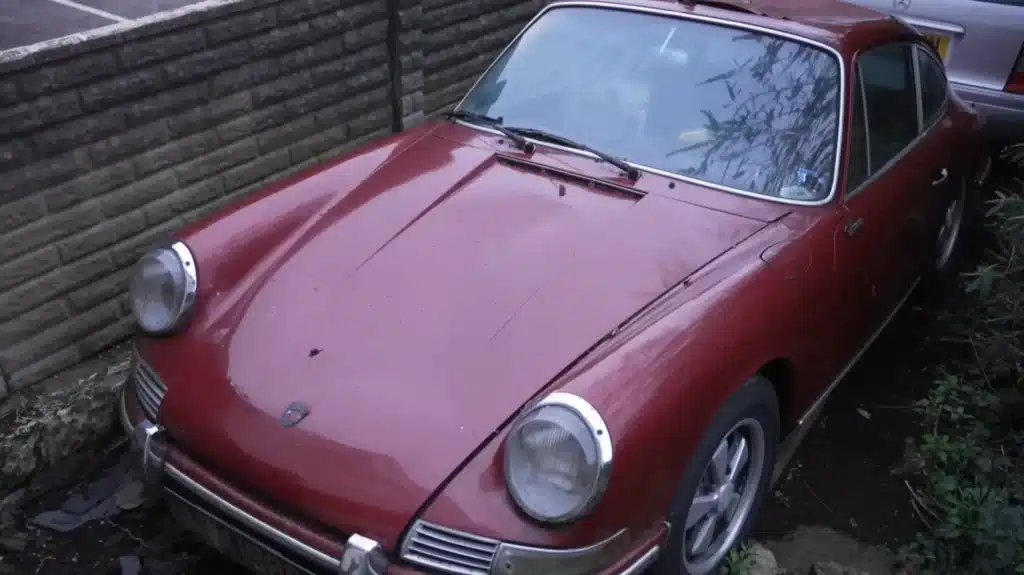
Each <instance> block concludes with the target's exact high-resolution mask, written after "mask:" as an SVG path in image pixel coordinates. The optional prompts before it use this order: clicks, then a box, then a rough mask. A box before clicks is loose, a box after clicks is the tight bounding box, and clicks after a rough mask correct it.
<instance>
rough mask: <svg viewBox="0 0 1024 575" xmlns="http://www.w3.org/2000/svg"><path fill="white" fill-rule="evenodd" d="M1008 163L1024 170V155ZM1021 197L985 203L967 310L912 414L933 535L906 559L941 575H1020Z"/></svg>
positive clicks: (1009, 192)
mask: <svg viewBox="0 0 1024 575" xmlns="http://www.w3.org/2000/svg"><path fill="white" fill-rule="evenodd" d="M1004 159H1005V161H1006V162H1007V163H1008V164H1009V165H1011V166H1016V167H1018V168H1019V169H1021V170H1024V145H1021V146H1016V147H1014V148H1012V149H1010V150H1008V152H1007V153H1006V155H1005V156H1004ZM1022 192H1024V181H1021V180H1020V179H1019V178H1017V177H1012V178H1009V180H1008V182H1007V184H1006V186H1004V188H1003V189H1000V190H996V191H995V192H994V194H993V198H992V199H991V200H990V201H989V202H988V210H987V211H986V213H985V218H984V219H985V228H986V232H987V234H988V236H989V237H988V240H989V242H988V243H989V244H990V245H989V247H988V249H987V250H986V251H985V253H984V255H983V256H982V261H981V262H980V264H979V265H978V266H977V268H976V269H975V270H974V271H973V272H970V273H967V274H964V276H965V277H964V280H965V281H964V294H965V295H966V296H967V297H966V301H967V303H966V305H963V306H961V308H960V309H955V310H952V311H951V312H949V313H948V314H947V315H946V316H945V317H944V318H943V319H942V322H941V324H942V329H943V331H945V332H946V336H945V337H944V338H943V341H944V342H945V343H943V344H939V345H946V346H953V347H952V348H950V349H948V350H945V351H947V352H948V353H944V354H943V355H942V356H943V357H947V358H949V359H948V360H947V361H946V362H945V365H942V366H938V367H937V369H936V373H937V377H936V381H935V385H934V387H933V388H932V389H931V390H930V393H929V394H928V396H927V397H925V398H924V399H922V400H920V401H919V402H917V404H916V406H915V407H916V410H917V413H918V414H919V416H920V418H921V424H922V436H921V442H920V445H921V449H920V451H919V456H918V457H919V458H920V462H919V464H920V468H921V469H922V476H921V477H920V478H919V480H918V484H919V485H918V489H917V490H915V489H913V488H911V492H912V495H913V496H914V506H915V509H917V510H918V512H919V515H920V516H921V519H922V520H923V521H924V522H925V523H926V524H927V525H928V530H927V532H925V533H922V534H921V535H920V536H919V537H918V540H917V541H915V542H914V543H912V544H911V545H909V546H907V547H905V548H904V549H903V550H902V554H903V556H904V558H905V559H907V560H908V561H911V562H913V563H916V564H918V565H919V566H920V567H922V568H924V569H928V570H931V571H934V572H938V573H943V574H945V573H949V574H958V575H959V574H963V575H974V574H988V573H993V574H994V573H999V574H1003V573H1005V574H1008V575H1009V574H1014V575H1024V430H1021V429H1018V427H1019V424H1018V423H1017V422H1015V421H1014V414H1012V413H1009V412H1010V411H1011V410H1012V409H1019V406H1017V407H1014V406H1013V405H1012V402H1011V401H1009V400H1008V398H1012V397H1014V394H1017V395H1018V396H1019V395H1020V394H1021V393H1022V392H1024V368H1022V366H1024V348H1022V345H1021V341H1022V335H1024V195H1022ZM1016 416H1017V417H1020V414H1016ZM908 485H909V484H908Z"/></svg>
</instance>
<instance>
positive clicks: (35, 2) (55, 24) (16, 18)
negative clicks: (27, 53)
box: [0, 0, 114, 50]
mask: <svg viewBox="0 0 1024 575" xmlns="http://www.w3.org/2000/svg"><path fill="white" fill-rule="evenodd" d="M3 4H4V8H3V10H2V11H0V50H8V49H10V48H17V47H18V46H27V45H29V44H35V43H36V42H43V41H46V40H51V39H53V38H60V37H61V36H66V35H68V34H74V33H75V32H84V31H86V30H91V29H93V28H99V27H101V26H108V25H110V24H114V21H113V20H110V19H108V18H103V17H100V16H97V15H95V14H90V13H88V12H83V11H81V10H77V9H75V8H71V7H68V6H64V5H62V4H57V3H55V2H50V1H49V0H4V2H3Z"/></svg>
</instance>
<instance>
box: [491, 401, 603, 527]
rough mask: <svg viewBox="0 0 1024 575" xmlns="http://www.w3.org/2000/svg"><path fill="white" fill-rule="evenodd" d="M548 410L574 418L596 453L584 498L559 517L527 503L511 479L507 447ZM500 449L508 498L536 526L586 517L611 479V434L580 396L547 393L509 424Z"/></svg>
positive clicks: (509, 451)
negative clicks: (580, 424) (534, 418)
mask: <svg viewBox="0 0 1024 575" xmlns="http://www.w3.org/2000/svg"><path fill="white" fill-rule="evenodd" d="M552 407H554V408H556V409H563V410H565V411H566V412H567V413H568V414H569V415H570V416H572V417H575V418H577V419H578V420H579V422H580V423H582V425H583V426H584V427H585V428H586V430H587V432H588V433H587V435H586V437H587V439H588V440H589V441H591V442H592V447H593V449H594V452H595V453H596V457H595V461H594V466H595V469H594V481H593V482H592V484H591V485H589V488H588V489H587V496H586V498H585V499H582V500H581V503H580V504H578V505H575V506H573V507H572V508H571V510H570V511H567V512H565V513H562V514H560V515H545V514H542V513H540V512H538V511H537V509H536V507H535V506H532V505H531V502H530V501H527V500H526V498H525V497H524V496H523V494H522V493H520V492H519V490H518V489H517V488H516V485H515V483H514V481H513V478H512V473H513V470H514V467H513V466H514V464H515V462H513V461H512V458H513V456H514V450H513V449H512V448H511V447H512V446H511V443H512V442H513V441H516V440H517V438H518V435H517V434H518V432H519V431H520V430H522V428H523V426H524V425H525V424H527V423H529V422H531V421H532V417H533V416H535V415H536V414H537V413H538V412H540V411H541V410H543V409H547V408H552ZM570 434H571V433H570ZM571 435H572V436H573V438H574V439H576V440H577V441H578V440H579V439H580V438H579V437H577V436H576V435H575V434H571ZM504 450H505V453H504V464H505V485H506V489H508V492H509V496H510V497H511V498H512V500H513V501H514V502H515V504H516V506H517V507H518V508H519V509H520V510H521V511H522V512H523V513H525V514H526V515H528V516H529V517H530V518H532V519H533V520H535V521H538V522H540V523H544V524H548V525H562V524H566V523H571V522H573V521H576V520H578V519H580V518H582V517H584V516H586V515H587V514H588V513H590V512H591V511H592V510H593V509H594V507H595V506H596V505H597V504H598V503H599V502H600V501H601V499H602V497H603V496H604V492H605V490H606V489H607V487H608V482H609V480H610V479H611V474H612V460H613V448H612V437H611V432H610V431H609V430H608V426H607V425H606V424H605V422H604V419H603V418H602V417H601V414H600V413H599V412H598V411H597V409H595V408H594V406H592V405H591V404H590V403H588V402H587V401H586V400H585V399H583V398H582V397H579V396H578V395H574V394H572V393H567V392H561V391H559V392H554V393H551V394H550V395H548V396H546V397H545V398H544V399H542V400H541V401H539V402H537V403H535V404H534V405H532V406H530V408H529V409H527V410H526V411H524V412H523V413H522V414H521V415H520V416H519V417H517V418H516V420H515V422H514V423H513V424H512V426H511V428H510V430H509V433H508V435H507V437H506V438H505V444H504Z"/></svg>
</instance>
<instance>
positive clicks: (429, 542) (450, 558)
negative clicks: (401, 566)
mask: <svg viewBox="0 0 1024 575" xmlns="http://www.w3.org/2000/svg"><path fill="white" fill-rule="evenodd" d="M498 545H500V542H499V541H498V540H496V539H489V538H487V537H480V536H478V535H472V534H470V533H465V532H463V531H458V530H455V529H449V528H447V527H441V526H440V525H434V524H433V523H427V522H425V521H417V522H416V523H414V524H413V526H412V529H410V530H409V535H408V536H407V537H406V539H405V544H404V545H402V559H405V560H406V561H408V562H410V563H415V564H417V565H421V566H423V567H428V568H431V569H436V570H438V571H441V572H444V573H452V574H454V575H487V574H488V573H490V570H491V562H492V561H493V560H494V555H495V554H496V553H497V552H498Z"/></svg>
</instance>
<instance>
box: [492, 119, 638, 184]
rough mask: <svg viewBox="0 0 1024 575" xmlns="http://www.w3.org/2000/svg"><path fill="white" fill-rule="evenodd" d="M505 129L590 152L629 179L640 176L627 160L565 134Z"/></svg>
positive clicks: (532, 129) (531, 129) (513, 128)
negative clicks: (567, 136)
mask: <svg viewBox="0 0 1024 575" xmlns="http://www.w3.org/2000/svg"><path fill="white" fill-rule="evenodd" d="M507 129H508V130H509V131H510V132H515V133H516V134H519V135H522V136H526V137H527V138H533V139H534V140H545V141H547V142H551V143H552V144H559V145H562V146H565V147H567V148H574V149H576V150H581V151H584V152H590V153H591V154H594V155H595V156H597V157H598V158H601V159H602V160H604V161H606V162H608V163H609V164H611V165H613V166H615V167H616V168H618V169H620V170H622V171H623V172H624V173H625V174H626V177H627V178H629V179H630V180H634V181H635V180H637V179H639V178H640V170H638V169H636V168H634V167H633V166H631V165H630V164H629V162H627V161H626V160H624V159H622V158H617V157H615V156H613V155H611V154H608V153H606V152H602V151H600V150H596V149H594V148H591V147H590V146H588V145H586V144H581V143H579V142H577V141H575V140H570V139H569V138H566V137H565V136H561V135H559V134H556V133H554V132H549V131H547V130H541V129H539V128H520V127H516V126H509V127H508V128H507Z"/></svg>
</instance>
